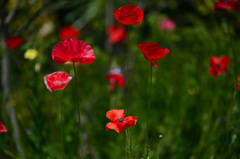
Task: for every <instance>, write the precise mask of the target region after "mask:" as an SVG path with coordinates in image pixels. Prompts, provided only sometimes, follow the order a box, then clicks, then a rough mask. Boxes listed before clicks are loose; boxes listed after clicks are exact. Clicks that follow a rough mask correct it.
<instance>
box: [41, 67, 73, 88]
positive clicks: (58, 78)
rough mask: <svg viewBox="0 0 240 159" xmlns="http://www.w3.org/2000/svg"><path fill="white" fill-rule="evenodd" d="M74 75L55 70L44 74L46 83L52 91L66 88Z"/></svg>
mask: <svg viewBox="0 0 240 159" xmlns="http://www.w3.org/2000/svg"><path fill="white" fill-rule="evenodd" d="M71 79H72V77H71V76H69V74H68V73H66V72H60V71H59V72H54V73H52V74H49V75H46V76H44V83H45V85H46V86H47V89H49V90H50V91H51V92H54V91H56V90H61V89H64V88H65V87H66V86H67V85H68V83H69V81H71Z"/></svg>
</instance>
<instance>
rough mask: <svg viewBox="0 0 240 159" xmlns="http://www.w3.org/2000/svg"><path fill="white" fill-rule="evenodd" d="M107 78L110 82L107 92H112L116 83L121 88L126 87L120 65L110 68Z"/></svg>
mask: <svg viewBox="0 0 240 159" xmlns="http://www.w3.org/2000/svg"><path fill="white" fill-rule="evenodd" d="M107 79H108V81H109V82H110V86H109V87H108V90H109V92H112V91H113V90H114V88H115V87H116V86H117V85H118V86H120V87H122V88H124V87H126V82H125V78H124V76H123V74H122V73H121V69H120V67H117V68H114V69H111V70H110V72H109V73H108V74H107Z"/></svg>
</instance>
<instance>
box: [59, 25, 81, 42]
mask: <svg viewBox="0 0 240 159" xmlns="http://www.w3.org/2000/svg"><path fill="white" fill-rule="evenodd" d="M79 35H80V32H79V30H78V29H77V28H75V27H73V26H64V27H62V28H61V30H60V33H59V37H60V39H62V40H65V39H71V38H77V37H78V36H79Z"/></svg>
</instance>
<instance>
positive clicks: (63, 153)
mask: <svg viewBox="0 0 240 159" xmlns="http://www.w3.org/2000/svg"><path fill="white" fill-rule="evenodd" d="M59 98H60V101H61V104H60V111H61V141H62V158H65V152H64V140H63V139H64V135H63V99H62V94H61V91H59Z"/></svg>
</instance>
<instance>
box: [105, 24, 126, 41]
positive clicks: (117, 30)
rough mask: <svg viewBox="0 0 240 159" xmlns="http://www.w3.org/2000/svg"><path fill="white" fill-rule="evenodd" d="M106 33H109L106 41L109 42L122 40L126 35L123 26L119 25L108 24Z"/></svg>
mask: <svg viewBox="0 0 240 159" xmlns="http://www.w3.org/2000/svg"><path fill="white" fill-rule="evenodd" d="M106 33H107V34H108V35H109V37H108V42H109V43H110V44H114V43H118V42H122V41H124V40H125V39H126V35H127V32H126V30H125V27H123V26H121V25H112V26H109V27H108V28H107V30H106Z"/></svg>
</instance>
